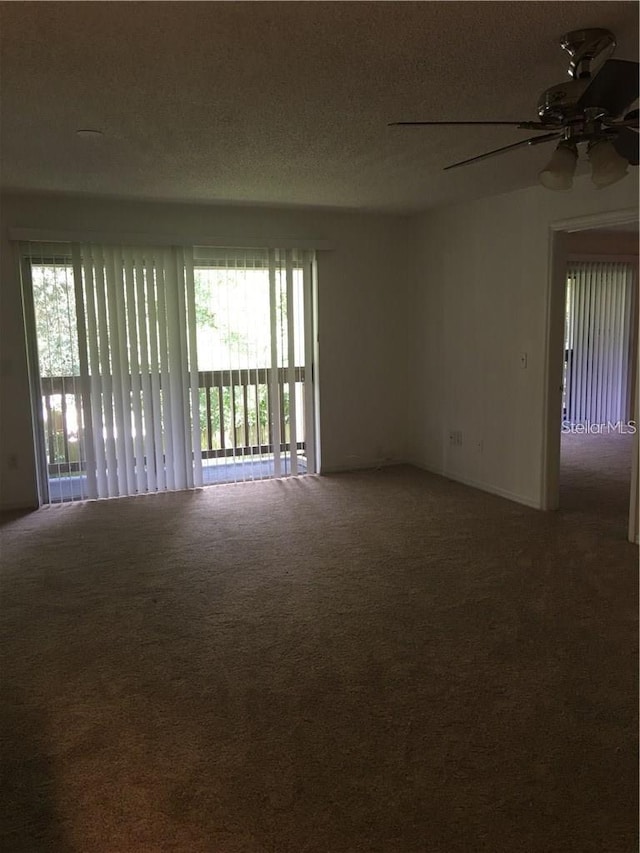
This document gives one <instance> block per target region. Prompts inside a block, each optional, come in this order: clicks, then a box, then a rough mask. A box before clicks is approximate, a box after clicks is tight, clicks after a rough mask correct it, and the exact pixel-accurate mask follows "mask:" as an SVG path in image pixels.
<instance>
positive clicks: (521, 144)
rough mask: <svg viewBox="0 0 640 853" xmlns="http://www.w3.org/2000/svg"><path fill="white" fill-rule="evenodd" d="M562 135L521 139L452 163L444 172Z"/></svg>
mask: <svg viewBox="0 0 640 853" xmlns="http://www.w3.org/2000/svg"><path fill="white" fill-rule="evenodd" d="M562 137H563V134H562V133H561V132H559V133H546V134H545V135H544V136H532V137H530V138H529V139H522V140H520V142H513V143H512V144H511V145H504V146H503V147H502V148H494V150H493V151H487V152H486V154H479V155H478V156H477V157H470V158H469V159H468V160H461V161H460V162H459V163H452V164H451V165H450V166H445V167H444V171H445V172H446V171H447V170H448V169H457V168H458V166H466V165H467V163H476V162H477V161H478V160H486V159H487V158H488V157H495V156H497V155H498V154H504V153H505V152H506V151H513V149H514V148H524V146H525V145H539V144H540V143H541V142H551V141H552V140H553V139H562Z"/></svg>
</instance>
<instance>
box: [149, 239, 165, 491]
mask: <svg viewBox="0 0 640 853" xmlns="http://www.w3.org/2000/svg"><path fill="white" fill-rule="evenodd" d="M156 267H157V259H156V255H155V253H154V251H153V250H149V252H148V254H147V257H146V270H145V273H146V280H147V304H148V307H149V371H150V374H151V410H152V412H153V455H154V459H153V464H154V470H155V476H156V483H155V485H156V489H157V490H158V491H163V490H164V489H165V488H166V477H165V471H164V448H163V441H162V414H161V405H160V369H161V368H160V354H159V351H158V307H157V306H158V301H159V299H158V287H157V281H156Z"/></svg>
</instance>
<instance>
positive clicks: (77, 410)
mask: <svg viewBox="0 0 640 853" xmlns="http://www.w3.org/2000/svg"><path fill="white" fill-rule="evenodd" d="M294 377H295V393H296V437H297V438H301V439H302V440H298V441H297V443H296V448H297V450H298V451H299V452H302V453H304V449H305V442H304V382H305V369H304V367H296V368H295V369H294ZM276 379H277V382H278V386H279V394H278V400H277V402H276V405H277V406H278V409H279V411H278V413H277V417H278V418H279V420H280V436H281V443H280V450H281V452H284V451H285V450H286V449H288V442H289V441H290V434H291V433H290V406H289V387H290V386H289V380H290V375H289V369H288V368H282V367H281V368H278V370H277V376H276V374H275V370H274V369H273V368H263V367H258V368H250V369H244V370H233V371H231V372H230V371H229V370H213V371H211V370H207V371H200V372H199V374H198V385H199V394H200V406H199V409H200V412H199V415H200V447H201V449H202V450H201V452H202V459H203V461H204V460H213V459H216V458H223V457H240V458H246V457H255V456H261V457H262V456H268V455H270V454H273V452H274V449H275V448H274V443H273V420H274V419H273V404H274V401H273V396H272V388H273V384H274V381H275V380H276ZM81 382H82V380H81V379H80V377H79V376H49V377H43V378H41V380H40V387H41V393H42V407H43V416H44V432H45V451H46V457H47V466H48V472H49V476H50V477H59V476H62V475H68V474H83V473H84V472H85V471H86V463H85V459H84V447H85V441H84V431H83V424H82V416H81V412H82V405H81V400H82V394H81V390H82V386H81ZM138 387H140V385H138Z"/></svg>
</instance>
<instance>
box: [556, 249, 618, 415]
mask: <svg viewBox="0 0 640 853" xmlns="http://www.w3.org/2000/svg"><path fill="white" fill-rule="evenodd" d="M633 284H634V269H633V267H632V266H631V264H628V263H623V262H618V261H602V262H599V261H579V262H577V261H576V262H572V263H570V264H569V266H568V270H567V301H566V306H567V310H566V327H565V367H566V370H565V382H564V389H565V401H564V420H565V421H567V422H569V423H572V424H586V423H588V424H606V423H607V422H612V423H616V422H618V421H622V420H625V419H626V418H627V417H628V415H629V412H628V405H629V349H630V333H631V316H632V300H633Z"/></svg>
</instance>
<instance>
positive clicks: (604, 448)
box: [544, 212, 638, 541]
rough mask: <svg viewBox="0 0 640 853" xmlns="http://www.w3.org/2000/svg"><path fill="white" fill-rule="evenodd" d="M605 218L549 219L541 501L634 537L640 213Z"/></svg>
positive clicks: (635, 512) (626, 536) (623, 534)
mask: <svg viewBox="0 0 640 853" xmlns="http://www.w3.org/2000/svg"><path fill="white" fill-rule="evenodd" d="M603 218H604V220H605V223H606V224H605V223H603V224H601V225H599V223H598V222H597V220H596V217H593V218H591V219H590V220H589V221H587V222H583V221H580V220H575V221H573V222H570V223H563V224H562V225H563V226H565V227H560V226H558V227H557V229H556V228H554V229H553V230H554V231H555V233H554V235H553V237H554V239H553V255H552V258H551V262H552V265H553V267H552V269H553V275H552V289H551V303H550V310H551V314H550V350H549V357H550V364H549V374H548V378H549V386H548V387H549V391H548V400H549V401H550V407H549V409H548V413H547V417H548V421H547V423H548V433H547V452H546V468H545V473H546V487H545V492H544V505H545V508H547V509H554V508H557V507H560V508H562V509H563V510H564V511H568V512H578V513H580V512H586V513H591V514H594V513H595V514H597V516H598V518H599V519H600V520H601V521H606V523H607V524H608V526H609V529H610V530H611V533H612V535H613V536H615V537H616V538H629V539H631V540H632V541H636V538H637V522H636V520H635V517H636V515H637V510H636V509H635V503H634V495H635V492H636V490H637V447H638V423H637V422H638V413H637V412H638V410H637V405H638V399H637V390H636V389H637V381H638V374H637V363H638V340H637V337H638V335H637V330H638V220H637V214H636V213H635V212H634V213H633V214H632V213H630V212H629V213H621V214H617V215H616V214H609V215H608V216H607V215H604V216H603ZM607 219H609V220H611V221H610V223H609V222H607ZM594 220H596V221H594ZM574 223H575V224H574ZM572 226H573V227H572ZM565 229H566V230H565ZM560 340H562V349H561V350H560V347H559V346H557V343H559V342H560ZM556 346H557V349H556ZM556 353H557V356H558V358H557V362H556ZM561 354H562V355H561ZM557 391H559V396H556V392H557ZM556 400H557V401H558V402H557V404H556V403H555V401H556ZM556 405H557V409H556V408H555V406H556Z"/></svg>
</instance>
